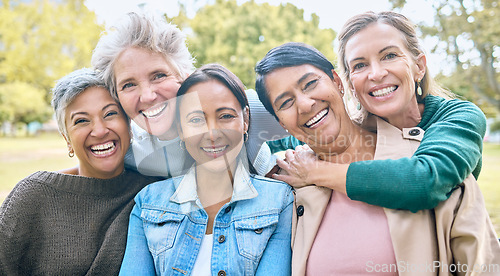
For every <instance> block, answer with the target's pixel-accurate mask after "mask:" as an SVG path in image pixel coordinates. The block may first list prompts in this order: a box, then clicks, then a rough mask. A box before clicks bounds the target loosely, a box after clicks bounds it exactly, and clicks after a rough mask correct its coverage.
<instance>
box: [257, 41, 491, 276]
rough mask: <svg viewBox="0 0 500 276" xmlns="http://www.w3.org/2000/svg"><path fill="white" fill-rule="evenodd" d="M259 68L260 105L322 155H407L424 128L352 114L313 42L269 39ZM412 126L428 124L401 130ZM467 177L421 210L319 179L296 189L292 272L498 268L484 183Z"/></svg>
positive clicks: (352, 158) (341, 158)
mask: <svg viewBox="0 0 500 276" xmlns="http://www.w3.org/2000/svg"><path fill="white" fill-rule="evenodd" d="M255 71H256V72H257V83H256V90H257V93H258V94H259V98H260V100H261V101H262V102H263V103H264V106H270V107H271V108H269V109H268V110H269V111H270V112H272V113H273V115H274V116H275V117H276V118H277V119H278V121H279V123H280V124H281V125H282V126H283V127H284V128H286V129H287V130H288V132H289V133H290V134H292V135H293V136H294V137H296V138H297V139H299V140H300V141H302V142H304V143H306V144H308V145H309V146H310V147H311V149H312V150H313V151H314V152H311V151H309V154H313V155H315V156H317V158H319V159H321V160H324V161H328V162H332V163H340V164H343V163H350V162H356V161H363V160H373V159H388V158H403V157H408V156H411V155H412V154H413V151H415V150H416V149H417V148H418V145H419V142H420V139H421V136H423V135H421V136H412V135H409V136H408V135H406V134H407V132H405V133H403V132H402V131H401V130H400V129H398V128H396V127H394V126H392V125H390V124H388V123H387V122H386V121H384V120H382V119H379V120H377V122H376V123H377V133H374V132H370V131H367V130H366V129H364V128H361V127H360V126H359V125H357V124H355V123H353V122H352V121H351V119H350V117H349V116H348V114H347V112H346V110H345V107H344V102H343V99H342V98H343V93H344V92H343V90H344V89H343V85H342V82H341V80H340V78H339V76H338V75H337V73H336V72H335V71H334V68H333V65H332V64H331V63H330V62H329V61H328V60H327V59H326V58H325V57H324V55H322V54H321V53H320V52H319V51H318V50H316V49H314V48H313V47H311V46H308V45H305V44H301V43H286V44H284V45H281V46H278V47H276V48H273V49H271V50H270V51H269V52H268V53H267V54H266V56H265V57H264V58H263V59H262V60H261V61H260V62H259V63H257V66H256V69H255ZM412 130H413V131H412ZM417 130H418V132H421V133H423V132H424V131H423V130H422V129H420V128H419V127H414V128H411V129H406V131H408V133H416V132H417ZM293 157H294V155H287V158H293ZM289 162H292V160H289ZM380 173H383V172H380ZM366 181H371V180H370V179H367V180H366ZM464 184H466V185H459V188H458V189H456V190H455V191H454V192H453V193H452V194H451V195H450V197H449V199H448V200H446V201H444V202H442V203H441V204H439V205H438V206H437V207H436V208H434V209H431V210H422V211H419V212H417V213H412V212H410V211H404V210H391V209H385V208H382V207H378V206H374V205H369V204H367V203H363V202H359V201H354V200H351V199H349V198H348V197H347V196H346V195H345V194H344V193H341V192H336V191H332V190H331V189H328V188H325V187H320V186H315V185H311V186H305V187H302V188H298V189H296V190H295V204H296V212H295V213H294V215H295V216H294V227H295V230H292V231H294V232H292V233H293V234H292V248H293V253H292V274H293V275H304V274H307V275H347V274H353V275H363V274H371V275H373V273H376V274H377V275H398V274H410V275H411V274H413V275H436V274H439V273H444V274H447V273H454V272H458V269H457V267H458V266H459V265H460V268H459V269H460V270H464V269H466V270H467V271H474V269H476V270H481V271H482V272H484V273H485V274H488V273H486V272H491V274H492V275H494V273H498V272H499V271H500V267H495V265H496V266H498V265H499V263H500V245H499V244H498V241H497V239H496V234H495V232H494V230H493V226H492V224H491V221H490V220H489V216H488V213H487V212H486V209H485V206H484V200H483V198H482V196H481V192H480V191H479V188H478V186H477V183H476V182H475V179H474V177H472V176H470V177H468V178H467V179H466V180H465V181H464ZM495 269H496V270H495ZM484 270H486V271H484ZM459 274H460V273H459ZM464 274H465V273H464ZM483 275H484V274H483Z"/></svg>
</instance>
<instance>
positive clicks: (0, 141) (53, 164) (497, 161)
mask: <svg viewBox="0 0 500 276" xmlns="http://www.w3.org/2000/svg"><path fill="white" fill-rule="evenodd" d="M76 164H77V159H76V157H73V158H69V157H68V151H67V148H66V142H65V141H64V139H63V138H62V136H60V135H59V134H58V133H43V134H41V135H40V136H37V137H18V138H11V137H0V179H2V181H1V182H0V203H1V202H3V200H4V199H5V197H6V196H7V195H8V193H9V192H10V190H11V189H12V188H13V187H14V185H16V183H17V182H18V181H19V180H21V179H22V178H24V177H26V176H28V175H29V174H31V173H33V172H35V171H39V170H47V171H56V170H60V169H63V168H69V167H73V166H75V165H76ZM499 179H500V144H485V145H484V152H483V169H482V171H481V175H480V176H479V181H478V182H479V186H480V187H481V190H482V192H483V195H484V198H485V200H486V208H487V209H488V212H489V214H490V217H491V219H492V221H493V224H494V225H495V228H496V231H497V233H498V234H500V185H499V181H500V180H499ZM499 236H500V235H499Z"/></svg>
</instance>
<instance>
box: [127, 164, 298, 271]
mask: <svg viewBox="0 0 500 276" xmlns="http://www.w3.org/2000/svg"><path fill="white" fill-rule="evenodd" d="M135 202H136V205H135V206H134V208H133V210H132V214H131V216H130V223H129V230H128V239H127V247H126V250H125V256H124V259H123V263H122V267H121V271H120V275H154V274H157V275H190V273H191V270H192V269H193V266H194V263H195V261H196V256H197V254H198V251H199V249H200V245H201V240H202V238H203V237H204V235H205V230H206V226H207V221H208V215H207V213H206V212H205V210H204V209H203V208H202V205H201V203H200V201H199V199H198V197H197V195H196V176H195V171H194V167H193V168H191V170H190V171H189V172H188V174H186V175H185V176H180V177H176V178H172V179H167V180H163V181H160V182H156V183H153V184H150V185H148V186H146V187H145V188H144V189H143V190H142V191H141V192H140V193H139V194H138V195H137V196H136V198H135ZM292 203H293V193H292V189H291V188H290V186H288V185H287V184H285V183H284V182H280V181H276V180H273V179H268V178H263V177H260V176H254V175H250V174H249V173H248V172H247V171H246V169H245V168H244V167H243V166H242V165H241V164H240V165H239V166H238V168H237V172H236V174H235V179H234V185H233V195H232V198H231V201H230V202H228V203H226V204H225V205H224V206H223V207H222V208H221V209H220V210H219V212H218V213H217V215H216V217H215V220H214V227H213V239H214V241H213V248H212V259H211V274H212V275H273V276H276V275H290V274H291V245H290V240H291V226H292V222H291V220H292V208H293V204H292Z"/></svg>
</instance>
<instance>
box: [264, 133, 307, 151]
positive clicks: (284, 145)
mask: <svg viewBox="0 0 500 276" xmlns="http://www.w3.org/2000/svg"><path fill="white" fill-rule="evenodd" d="M266 143H267V144H268V145H269V148H270V149H271V153H272V154H274V153H276V152H280V151H284V150H287V149H295V147H296V146H298V145H304V144H305V143H304V142H301V141H299V139H297V138H295V137H293V136H291V135H290V136H288V137H285V138H282V139H278V140H273V141H267V142H266Z"/></svg>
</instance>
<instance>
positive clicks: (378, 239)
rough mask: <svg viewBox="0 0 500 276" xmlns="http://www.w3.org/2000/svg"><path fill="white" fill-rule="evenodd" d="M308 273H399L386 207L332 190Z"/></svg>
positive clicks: (315, 241)
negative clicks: (357, 199) (384, 208)
mask: <svg viewBox="0 0 500 276" xmlns="http://www.w3.org/2000/svg"><path fill="white" fill-rule="evenodd" d="M306 274H307V275H363V274H369V275H374V274H376V275H398V272H397V266H396V258H395V256H394V249H393V247H392V240H391V236H390V233H389V226H388V224H387V218H386V216H385V213H384V210H383V208H382V207H378V206H373V205H369V204H367V203H364V202H361V201H354V200H351V199H349V198H348V197H347V196H346V195H344V194H342V193H337V192H335V191H334V192H332V196H331V198H330V202H329V203H328V206H327V208H326V211H325V215H324V217H323V220H322V222H321V225H320V227H319V229H318V233H317V235H316V238H315V240H314V243H313V246H312V248H311V252H310V253H309V258H308V261H307V270H306Z"/></svg>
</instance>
